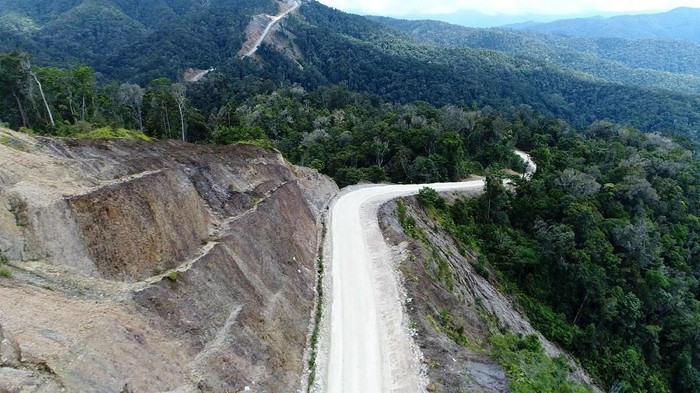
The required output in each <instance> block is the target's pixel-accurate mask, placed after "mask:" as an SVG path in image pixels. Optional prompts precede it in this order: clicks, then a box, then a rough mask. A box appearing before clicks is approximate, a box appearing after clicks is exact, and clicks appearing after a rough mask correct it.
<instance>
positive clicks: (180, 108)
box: [177, 102, 185, 142]
mask: <svg viewBox="0 0 700 393" xmlns="http://www.w3.org/2000/svg"><path fill="white" fill-rule="evenodd" d="M183 106H184V105H181V104H180V103H179V102H178V105H177V109H178V110H179V111H180V127H181V128H182V141H183V142H185V113H184V112H183V109H184V108H183Z"/></svg>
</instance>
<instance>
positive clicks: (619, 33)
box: [524, 8, 700, 43]
mask: <svg viewBox="0 0 700 393" xmlns="http://www.w3.org/2000/svg"><path fill="white" fill-rule="evenodd" d="M524 28H525V29H527V30H530V31H537V32H540V33H548V34H558V35H565V36H572V37H615V38H627V39H666V40H669V39H670V40H684V41H692V42H695V43H700V8H676V9H674V10H671V11H669V12H666V13H660V14H649V15H625V16H615V17H611V18H602V17H595V18H580V19H569V20H559V21H555V22H551V23H544V24H538V25H534V26H526V27H524Z"/></svg>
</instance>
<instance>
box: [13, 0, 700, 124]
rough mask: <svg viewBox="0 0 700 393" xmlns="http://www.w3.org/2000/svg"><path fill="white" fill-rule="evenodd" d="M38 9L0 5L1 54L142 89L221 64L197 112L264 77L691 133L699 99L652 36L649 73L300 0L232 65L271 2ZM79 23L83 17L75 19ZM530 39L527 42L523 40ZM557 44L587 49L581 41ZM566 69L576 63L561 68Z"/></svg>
mask: <svg viewBox="0 0 700 393" xmlns="http://www.w3.org/2000/svg"><path fill="white" fill-rule="evenodd" d="M26 1H28V2H29V0H26ZM40 4H43V3H42V1H40V0H32V1H31V2H29V3H27V4H25V6H26V9H27V11H22V10H20V7H12V6H9V5H5V6H4V8H3V9H0V12H3V13H4V14H3V15H4V19H3V20H5V21H8V20H17V18H15V17H14V16H12V15H16V14H18V13H20V12H24V14H23V17H22V18H23V19H21V20H25V22H26V23H24V25H26V26H29V27H26V26H25V27H24V28H22V29H17V28H13V27H12V26H10V24H8V23H5V27H4V29H5V30H6V31H10V30H11V31H12V33H11V34H9V37H8V38H3V40H4V42H5V44H4V47H0V49H5V50H14V48H15V47H16V42H15V43H13V42H12V40H15V41H21V42H25V44H24V45H23V47H24V48H26V49H27V50H28V51H30V52H32V54H33V56H34V59H33V61H34V63H35V64H38V65H48V64H51V65H61V66H64V67H66V66H67V65H68V64H75V63H74V62H76V61H80V62H84V63H86V64H87V65H89V66H91V67H93V68H94V70H95V77H96V80H98V81H99V83H100V84H103V85H107V84H108V83H109V82H110V81H111V80H114V79H116V80H118V81H125V80H128V81H131V82H138V83H139V84H140V85H142V86H145V85H146V84H148V83H152V82H154V81H155V80H156V79H157V78H158V77H162V76H165V77H167V78H169V79H170V80H171V81H175V80H177V79H179V77H180V76H181V75H182V73H183V72H184V71H185V70H186V69H188V68H190V67H192V68H198V69H209V68H212V67H213V68H216V69H217V70H219V73H218V74H212V75H211V78H210V80H211V81H216V83H215V84H214V85H212V84H209V85H208V90H209V91H210V92H216V94H218V96H217V95H214V96H212V97H209V98H206V99H205V100H204V101H206V103H205V106H195V108H194V109H197V110H198V111H199V112H200V115H201V118H202V119H208V118H210V117H211V116H212V115H215V112H216V111H218V110H219V109H220V108H221V107H222V106H224V105H226V104H227V102H226V101H228V100H231V99H233V98H234V97H231V96H226V97H223V96H222V93H224V92H231V91H237V92H239V94H238V95H237V96H236V98H235V99H236V100H237V101H240V100H241V99H243V100H244V99H247V98H249V97H250V96H251V95H255V94H257V92H259V90H258V89H259V88H260V87H261V86H267V87H265V88H263V91H264V92H268V93H269V92H270V91H271V90H272V88H271V87H270V86H279V85H280V84H300V85H301V86H303V87H304V88H306V89H309V90H314V89H316V88H318V87H319V86H325V85H329V84H344V85H346V86H347V87H349V88H350V89H351V90H353V91H358V92H363V93H368V94H372V95H375V96H377V97H379V98H380V99H383V100H386V101H390V102H395V103H410V102H413V101H416V100H422V101H427V102H429V103H431V104H433V105H436V106H442V105H446V104H461V105H465V106H469V107H472V108H477V107H483V106H487V105H488V106H491V107H494V108H498V109H508V108H511V107H517V106H519V105H528V106H530V107H532V108H534V109H535V110H537V111H540V112H542V113H546V114H549V115H553V116H556V117H560V118H563V119H565V120H566V121H567V122H569V123H571V124H573V125H575V126H577V127H581V126H587V125H589V124H590V123H591V122H593V121H595V120H600V119H608V120H611V121H614V122H620V123H628V124H630V125H632V126H634V127H637V128H640V129H642V130H645V131H671V132H678V133H685V134H688V135H691V136H694V135H695V134H696V133H697V130H698V127H697V126H698V124H700V101H698V99H697V98H696V97H695V96H693V95H691V94H689V93H693V94H694V93H695V92H697V91H698V88H699V86H700V83H698V76H697V75H679V74H673V73H670V72H669V71H660V70H670V69H674V68H679V67H681V66H679V64H697V63H695V62H692V61H680V60H678V61H675V62H674V60H672V59H674V57H673V56H662V55H663V54H665V53H669V51H668V50H666V49H664V50H663V51H661V50H659V48H660V47H661V46H662V45H655V46H652V47H651V48H650V49H649V50H650V54H651V53H654V55H653V56H651V55H650V56H649V57H651V58H662V59H671V60H664V61H667V62H668V64H661V63H663V61H657V63H658V64H657V65H652V66H649V68H651V70H640V69H638V68H639V67H637V66H636V65H634V64H635V63H636V62H638V61H639V60H637V59H634V58H633V56H632V55H630V56H629V57H630V58H629V59H628V60H629V61H626V62H625V61H617V60H614V58H615V57H616V56H617V57H623V58H625V57H626V55H625V54H624V53H627V52H633V51H634V49H633V47H629V48H628V49H625V48H621V47H620V46H619V45H616V44H614V43H600V44H599V45H597V46H599V47H601V48H607V47H614V48H617V49H616V50H618V51H621V52H622V53H614V52H615V50H612V49H601V50H600V52H601V53H603V52H605V51H609V52H610V53H609V54H605V55H602V54H601V55H598V54H596V53H591V52H590V51H582V50H581V49H568V48H567V49H556V50H554V53H555V54H556V53H557V51H559V54H560V55H561V56H560V57H561V58H562V60H561V61H560V62H552V61H548V60H546V57H547V56H548V55H544V58H542V57H540V58H537V57H535V58H534V59H533V58H532V57H523V54H522V53H521V52H523V51H524V50H522V49H521V50H517V49H515V48H513V47H511V48H510V49H509V48H507V47H506V48H504V47H499V46H493V47H489V45H474V46H475V47H474V48H471V47H464V45H461V44H460V45H458V47H455V46H454V45H452V46H450V47H447V46H445V45H443V44H439V45H435V44H430V43H426V42H425V39H423V38H417V37H415V36H411V35H409V34H406V33H402V32H398V31H396V30H394V29H392V28H389V27H386V26H384V25H382V24H380V23H377V22H375V21H371V20H368V19H367V18H364V17H361V16H357V15H351V14H345V13H342V12H340V11H337V10H334V9H331V8H328V7H326V6H323V5H322V4H320V3H318V2H314V1H311V2H304V3H303V4H302V6H301V8H300V11H299V12H300V15H298V16H295V17H293V18H289V19H288V20H284V21H282V23H281V24H280V25H278V26H277V27H276V29H275V31H274V32H273V33H272V34H271V36H272V38H271V39H272V40H273V42H275V44H274V45H272V46H263V47H262V48H261V50H260V51H258V53H257V58H256V60H247V59H246V60H240V59H238V56H236V53H237V52H238V51H239V50H240V48H241V46H242V43H243V41H244V33H243V32H244V31H245V27H246V26H247V24H248V22H249V20H250V18H251V15H254V14H257V13H261V12H266V13H269V14H275V12H276V9H277V7H278V5H277V4H275V3H274V2H271V1H270V2H259V1H254V0H247V1H244V2H230V1H223V0H221V1H212V2H205V3H202V2H187V1H181V2H156V3H153V4H150V5H143V4H141V3H138V2H124V1H116V0H109V1H102V2H93V1H85V2H69V3H61V4H63V6H62V7H59V6H58V5H55V6H54V7H52V8H49V9H47V12H46V14H42V16H41V17H40V16H37V15H39V11H38V9H39V8H40V7H39V5H40ZM160 9H162V10H163V11H162V12H160V11H158V10H160ZM8 15H11V16H12V17H8ZM0 18H2V16H0ZM84 20H88V21H92V22H91V23H79V21H84ZM103 21H104V22H103ZM13 29H14V30H13ZM479 34H481V33H479ZM503 34H506V33H503ZM513 34H514V33H513ZM107 37H113V39H106V38H107ZM503 39H504V40H506V41H508V40H509V38H508V37H505V38H503ZM486 40H489V39H486ZM533 40H534V39H529V38H528V39H526V40H525V41H523V44H522V45H520V47H521V48H524V47H525V46H527V45H529V44H530V43H532V42H533ZM521 41H522V40H521ZM102 42H110V44H109V45H103V44H102ZM534 42H536V40H535V41H534ZM0 43H2V42H0ZM545 44H546V45H545ZM545 44H539V47H540V48H543V49H542V51H543V52H542V53H547V50H546V48H547V47H548V46H550V47H551V46H552V44H551V43H547V42H545ZM557 45H559V47H566V46H567V45H568V46H575V47H578V48H581V47H586V46H587V44H586V43H583V42H582V43H576V44H564V43H559V44H557ZM516 46H517V45H516ZM483 47H486V48H483ZM657 50H659V51H658V52H656V51H657ZM684 50H685V52H682V53H679V54H678V56H679V57H680V56H685V55H687V56H689V58H690V59H691V60H692V59H693V57H692V56H696V57H697V54H696V53H695V52H693V51H692V50H693V48H686V49H684ZM549 51H550V52H551V51H552V49H549ZM606 56H607V57H606ZM638 56H639V55H638ZM675 59H678V57H675ZM567 64H568V65H571V64H575V65H577V68H574V69H573V70H572V69H567V68H566V67H562V65H564V66H566V65H567ZM260 65H262V67H261V66H260ZM684 67H686V68H685V69H683V72H688V73H692V72H695V73H697V70H693V69H692V66H684ZM657 69H659V70H657ZM583 72H586V73H589V74H585V73H583ZM591 75H594V77H592V76H591ZM45 83H46V81H45ZM253 85H257V86H258V87H254V86H253ZM658 87H664V88H666V89H671V90H658V89H657V88H658ZM674 90H675V91H674ZM189 94H191V93H188V95H189ZM223 95H226V94H223ZM217 97H218V98H217ZM188 98H190V99H191V102H195V101H200V100H198V99H197V100H196V99H194V97H191V96H190V97H188ZM216 100H218V101H216ZM200 102H201V101H200ZM8 105H11V104H8ZM0 109H1V108H0ZM2 112H3V111H2V110H0V113H2ZM110 112H111V113H114V112H115V111H114V110H111V111H110ZM0 116H3V118H4V119H10V124H11V125H12V126H17V125H18V124H19V122H17V121H16V120H12V119H17V118H18V117H19V116H18V114H17V113H15V114H9V115H0ZM6 121H7V120H6ZM122 122H123V121H122ZM201 123H204V121H202V122H201ZM201 133H205V132H204V131H202V132H201ZM153 134H154V135H156V134H158V133H157V132H154V133H153Z"/></svg>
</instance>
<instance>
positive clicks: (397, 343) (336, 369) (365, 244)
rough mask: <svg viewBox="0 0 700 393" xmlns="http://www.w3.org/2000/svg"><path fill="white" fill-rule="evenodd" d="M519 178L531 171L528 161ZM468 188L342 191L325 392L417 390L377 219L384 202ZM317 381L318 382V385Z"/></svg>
mask: <svg viewBox="0 0 700 393" xmlns="http://www.w3.org/2000/svg"><path fill="white" fill-rule="evenodd" d="M517 154H518V155H520V156H521V157H522V158H523V159H525V160H526V162H527V163H528V167H527V172H526V174H525V175H524V176H525V177H526V178H527V177H529V176H531V174H532V173H534V171H535V170H536V167H535V165H534V164H533V163H532V161H531V160H530V159H529V156H528V155H527V154H525V153H523V152H517ZM425 186H428V187H431V188H433V189H435V190H437V191H456V190H474V189H481V188H483V187H484V181H483V180H473V181H467V182H461V183H436V184H424V185H385V186H374V187H367V188H360V189H357V190H354V191H350V192H347V193H346V194H344V195H342V196H341V197H340V198H338V199H337V200H336V202H335V203H334V204H333V206H332V208H331V215H330V223H331V227H330V229H331V244H332V251H331V254H332V255H331V260H332V262H331V277H332V284H331V286H332V304H331V312H330V322H329V323H327V324H326V326H329V329H330V332H329V333H328V335H329V336H330V345H329V347H330V348H329V354H328V355H327V356H328V359H327V367H328V368H327V375H326V380H325V387H326V391H327V392H328V393H340V392H342V393H355V392H357V393H371V392H402V393H404V392H405V393H408V392H424V391H425V390H426V381H424V380H423V377H422V376H421V372H420V367H421V364H420V362H421V361H420V357H419V356H420V354H419V351H418V350H417V349H416V348H415V347H414V345H413V340H412V339H411V337H410V335H409V332H408V328H407V323H405V321H404V312H403V301H404V300H403V296H402V292H401V287H400V284H399V280H398V273H397V271H396V267H395V266H394V265H393V263H392V262H391V254H390V253H391V251H390V249H389V246H388V245H387V244H386V242H385V241H384V239H383V237H382V234H381V231H380V229H379V224H378V220H377V212H378V209H379V207H380V206H381V205H382V204H383V203H384V202H386V201H388V200H391V199H394V198H397V197H400V196H406V195H411V194H415V193H417V192H418V191H419V190H420V189H421V188H422V187H425ZM322 382H324V381H322Z"/></svg>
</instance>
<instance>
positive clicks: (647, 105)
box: [289, 2, 700, 135]
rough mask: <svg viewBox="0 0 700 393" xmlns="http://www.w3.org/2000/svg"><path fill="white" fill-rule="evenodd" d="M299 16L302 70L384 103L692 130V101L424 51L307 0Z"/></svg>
mask: <svg viewBox="0 0 700 393" xmlns="http://www.w3.org/2000/svg"><path fill="white" fill-rule="evenodd" d="M301 10H302V15H303V16H304V20H303V21H297V22H296V24H292V25H291V26H290V27H289V30H290V31H291V32H293V34H294V35H295V36H296V37H297V39H296V43H297V44H298V45H299V47H300V48H301V49H302V51H303V52H304V54H305V56H304V60H305V62H302V64H304V66H305V69H307V70H309V69H315V70H318V72H319V73H320V74H321V75H323V76H324V79H325V81H327V82H331V83H344V84H346V85H347V86H348V87H350V88H351V89H353V90H358V91H365V92H368V93H372V94H377V95H380V96H382V97H385V98H386V99H388V100H390V101H395V102H402V103H405V102H410V101H415V100H424V101H428V102H430V103H433V104H435V105H445V104H448V103H462V104H466V105H476V106H483V105H491V106H493V107H496V108H506V107H508V106H517V105H530V106H532V107H533V108H534V109H536V110H538V111H541V112H544V113H547V114H551V115H554V116H556V117H560V118H564V119H566V120H567V121H568V122H570V123H572V124H574V125H575V126H584V125H588V124H590V123H591V122H592V121H593V120H595V119H609V120H612V121H614V122H622V123H629V124H631V125H633V126H635V127H638V128H641V129H643V130H646V131H651V130H656V131H660V130H664V129H666V130H671V129H674V130H676V131H679V132H683V133H688V134H690V135H692V134H694V133H695V131H694V130H695V129H696V126H695V125H696V124H699V123H698V120H699V119H700V118H699V117H698V113H699V112H698V109H700V106H699V105H700V101H698V99H697V97H695V96H694V95H688V94H683V93H675V92H671V91H665V90H655V89H649V88H643V87H636V86H627V85H621V84H619V83H612V82H606V81H601V80H600V79H596V78H592V77H590V76H588V75H584V74H581V73H575V72H572V71H570V70H566V69H563V68H561V67H560V66H556V65H552V64H547V63H545V62H543V61H538V60H532V59H528V58H524V57H517V56H512V55H509V54H505V53H503V52H498V51H493V50H483V49H470V48H467V49H464V48H445V47H438V46H435V45H428V44H425V43H421V42H418V41H417V39H416V38H410V37H408V36H406V35H404V34H402V33H400V32H397V31H396V30H393V29H389V28H388V27H385V26H382V25H380V24H378V23H376V22H373V21H370V20H368V19H366V18H364V17H360V16H355V15H350V14H343V13H340V12H338V11H335V10H331V9H329V8H327V7H324V6H322V5H320V4H319V3H315V2H312V3H306V4H304V5H303V6H302V9H301ZM311 67H313V68H311ZM652 97H653V98H652ZM681 130H683V131H681Z"/></svg>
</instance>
